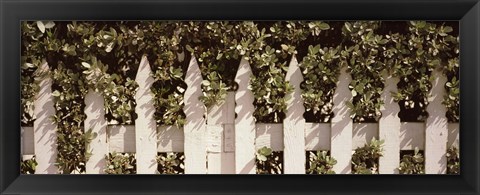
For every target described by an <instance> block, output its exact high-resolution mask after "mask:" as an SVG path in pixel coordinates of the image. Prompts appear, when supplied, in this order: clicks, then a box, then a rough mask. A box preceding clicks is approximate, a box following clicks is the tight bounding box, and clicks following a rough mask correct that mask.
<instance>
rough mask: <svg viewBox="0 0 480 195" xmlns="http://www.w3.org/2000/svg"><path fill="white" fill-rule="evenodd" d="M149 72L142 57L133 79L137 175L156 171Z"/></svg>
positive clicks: (146, 63) (152, 105)
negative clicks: (136, 88)
mask: <svg viewBox="0 0 480 195" xmlns="http://www.w3.org/2000/svg"><path fill="white" fill-rule="evenodd" d="M151 72H152V71H151V68H150V64H149V63H148V60H147V57H146V56H143V57H142V60H141V61H140V66H139V68H138V72H137V75H136V78H135V81H136V82H137V84H138V86H139V87H138V91H137V93H136V94H135V101H136V103H137V106H136V107H135V112H136V113H137V115H138V118H137V119H135V144H136V146H135V147H136V159H137V173H139V174H153V173H155V171H156V170H157V161H156V157H157V124H156V122H155V119H154V118H153V114H154V113H155V106H154V103H153V94H152V92H151V90H150V87H151V86H152V84H153V82H154V81H155V79H153V77H152V76H151Z"/></svg>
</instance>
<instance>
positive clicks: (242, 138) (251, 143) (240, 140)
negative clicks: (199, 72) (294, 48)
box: [235, 58, 256, 174]
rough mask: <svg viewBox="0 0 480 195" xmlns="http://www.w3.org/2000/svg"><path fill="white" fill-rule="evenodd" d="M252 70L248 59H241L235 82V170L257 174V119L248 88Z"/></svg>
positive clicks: (241, 172) (240, 172)
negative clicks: (255, 118)
mask: <svg viewBox="0 0 480 195" xmlns="http://www.w3.org/2000/svg"><path fill="white" fill-rule="evenodd" d="M251 75H252V70H251V69H250V64H249V63H248V61H247V60H245V59H243V58H242V60H241V61H240V65H239V67H238V71H237V74H236V76H235V82H236V83H237V84H238V89H237V91H236V93H235V103H236V106H235V113H236V114H237V117H236V118H235V169H236V170H235V172H236V173H239V174H255V172H256V170H255V135H256V133H255V132H256V130H255V120H254V118H253V112H254V110H255V107H254V106H253V101H254V96H253V93H252V91H250V90H249V89H248V85H249V82H250V76H251Z"/></svg>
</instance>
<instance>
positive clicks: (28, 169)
mask: <svg viewBox="0 0 480 195" xmlns="http://www.w3.org/2000/svg"><path fill="white" fill-rule="evenodd" d="M37 165H38V163H37V160H35V156H33V157H32V158H30V159H26V160H22V161H21V162H20V173H21V174H35V168H36V167H37Z"/></svg>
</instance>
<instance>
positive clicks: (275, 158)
mask: <svg viewBox="0 0 480 195" xmlns="http://www.w3.org/2000/svg"><path fill="white" fill-rule="evenodd" d="M256 157H257V158H256V168H257V170H256V172H257V174H283V165H282V161H283V158H282V157H283V152H275V151H273V150H272V149H271V148H268V147H266V146H264V147H262V148H260V149H258V150H257V153H256Z"/></svg>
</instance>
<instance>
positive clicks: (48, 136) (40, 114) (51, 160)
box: [33, 63, 58, 174]
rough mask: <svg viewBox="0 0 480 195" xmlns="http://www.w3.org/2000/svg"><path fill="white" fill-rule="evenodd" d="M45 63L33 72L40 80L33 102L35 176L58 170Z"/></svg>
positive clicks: (52, 111)
mask: <svg viewBox="0 0 480 195" xmlns="http://www.w3.org/2000/svg"><path fill="white" fill-rule="evenodd" d="M49 72H50V70H49V67H48V64H47V63H42V64H41V65H40V66H39V68H38V70H37V71H36V72H35V75H36V76H37V78H36V79H38V80H40V83H39V85H38V86H39V88H40V91H39V92H38V93H37V95H36V97H35V102H34V106H35V107H34V114H35V116H36V120H35V121H34V122H33V128H34V140H35V143H34V144H35V147H34V148H35V156H36V160H37V163H38V165H37V167H36V170H35V174H55V173H57V172H58V168H57V167H56V166H55V162H56V158H57V134H56V129H57V126H56V124H55V123H54V122H53V121H52V119H51V117H52V116H53V115H55V107H54V99H53V95H52V83H53V81H52V78H50V76H49Z"/></svg>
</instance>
